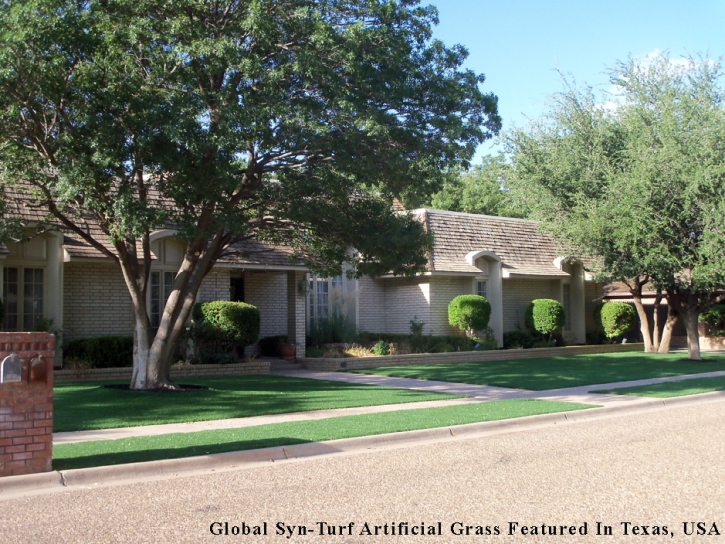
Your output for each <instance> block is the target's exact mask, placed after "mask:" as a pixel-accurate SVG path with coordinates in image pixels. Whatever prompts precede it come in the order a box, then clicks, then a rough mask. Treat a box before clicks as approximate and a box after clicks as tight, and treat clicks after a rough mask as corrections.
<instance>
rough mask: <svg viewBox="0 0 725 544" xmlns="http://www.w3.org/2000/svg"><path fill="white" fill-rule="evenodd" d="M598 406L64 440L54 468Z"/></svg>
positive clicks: (421, 412)
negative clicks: (72, 442) (111, 438)
mask: <svg viewBox="0 0 725 544" xmlns="http://www.w3.org/2000/svg"><path fill="white" fill-rule="evenodd" d="M586 408H594V406H593V405H589V404H576V403H571V402H552V401H544V400H531V399H522V400H521V399H519V400H501V401H494V402H485V403H480V404H479V403H476V404H462V405H457V406H445V407H441V408H419V409H413V410H400V411H398V412H383V413H375V414H364V415H359V416H343V417H335V418H329V419H322V420H308V421H297V422H291V423H275V424H270V425H259V426H256V427H244V428H240V429H223V430H216V431H201V432H195V433H176V434H165V435H159V436H144V437H137V438H123V439H119V440H99V441H93V442H80V443H75V444H62V445H58V446H54V447H53V468H54V469H55V470H68V469H72V468H83V467H93V466H104V465H117V464H121V463H137V462H141V461H154V460H158V459H176V458H179V457H192V456H195V455H208V454H211V453H222V452H227V451H241V450H251V449H258V448H268V447H271V446H288V445H292V444H301V443H304V442H322V441H326V440H336V439H340V438H353V437H357V436H371V435H377V434H384V433H394V432H401V431H413V430H417V429H433V428H436V427H447V426H450V425H463V424H465V423H476V422H481V421H497V420H501V419H510V418H516V417H523V416H531V415H538V414H550V413H554V412H569V411H572V410H584V409H586Z"/></svg>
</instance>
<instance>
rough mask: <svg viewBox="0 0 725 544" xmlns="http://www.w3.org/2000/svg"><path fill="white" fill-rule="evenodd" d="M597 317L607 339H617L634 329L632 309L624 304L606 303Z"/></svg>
mask: <svg viewBox="0 0 725 544" xmlns="http://www.w3.org/2000/svg"><path fill="white" fill-rule="evenodd" d="M599 315H600V317H601V323H602V330H603V331H604V334H605V335H606V336H607V338H610V339H612V338H617V337H618V336H621V335H623V334H625V333H628V332H629V331H631V330H632V329H633V328H634V308H632V306H630V305H629V304H625V303H624V302H607V303H606V304H604V305H603V306H602V309H601V311H600V313H599Z"/></svg>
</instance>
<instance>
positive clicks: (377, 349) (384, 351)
mask: <svg viewBox="0 0 725 544" xmlns="http://www.w3.org/2000/svg"><path fill="white" fill-rule="evenodd" d="M373 353H374V354H375V355H377V356H378V357H382V356H383V355H390V344H388V343H387V342H386V341H385V340H380V342H378V343H377V344H375V345H374V346H373Z"/></svg>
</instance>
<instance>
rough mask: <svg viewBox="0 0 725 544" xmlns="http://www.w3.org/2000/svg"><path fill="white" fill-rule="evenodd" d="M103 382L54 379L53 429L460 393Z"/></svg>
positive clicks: (309, 383)
mask: <svg viewBox="0 0 725 544" xmlns="http://www.w3.org/2000/svg"><path fill="white" fill-rule="evenodd" d="M104 383H121V382H104ZM104 383H72V384H59V385H56V386H55V388H54V390H53V395H54V398H53V406H54V410H55V414H54V416H55V417H54V421H53V431H54V432H63V431H83V430H93V429H111V428H118V427H136V426H139V425H157V424H161V423H183V422H188V421H208V420H212V419H228V418H236V417H251V416H260V415H267V414H284V413H289V412H308V411H311V410H327V409H331V408H350V407H356V406H377V405H381V404H400V403H407V402H420V401H426V400H447V399H453V398H460V397H461V395H447V394H442V393H426V392H423V391H411V390H409V389H398V388H393V387H378V386H374V385H359V384H353V383H343V382H332V381H322V380H309V379H302V378H288V377H284V376H269V375H256V376H225V377H223V378H221V377H217V378H183V379H182V380H181V383H193V384H196V385H205V386H207V387H208V388H209V389H207V390H202V391H186V392H183V393H142V392H137V391H123V390H118V389H109V388H107V387H103V385H104Z"/></svg>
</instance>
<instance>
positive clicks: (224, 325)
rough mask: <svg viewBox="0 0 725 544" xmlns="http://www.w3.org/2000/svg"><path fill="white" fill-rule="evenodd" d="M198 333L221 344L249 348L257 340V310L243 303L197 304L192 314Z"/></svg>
mask: <svg viewBox="0 0 725 544" xmlns="http://www.w3.org/2000/svg"><path fill="white" fill-rule="evenodd" d="M192 316H193V318H194V321H195V323H197V325H201V327H202V328H201V330H200V331H198V333H199V334H200V335H202V336H207V337H209V339H214V340H215V341H216V342H218V343H221V344H229V345H242V346H251V345H252V344H254V343H255V342H256V341H257V338H259V310H258V309H257V308H256V307H255V306H252V305H251V304H246V303H244V302H230V301H227V300H215V301H212V302H199V303H197V304H196V305H194V310H193V313H192Z"/></svg>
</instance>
